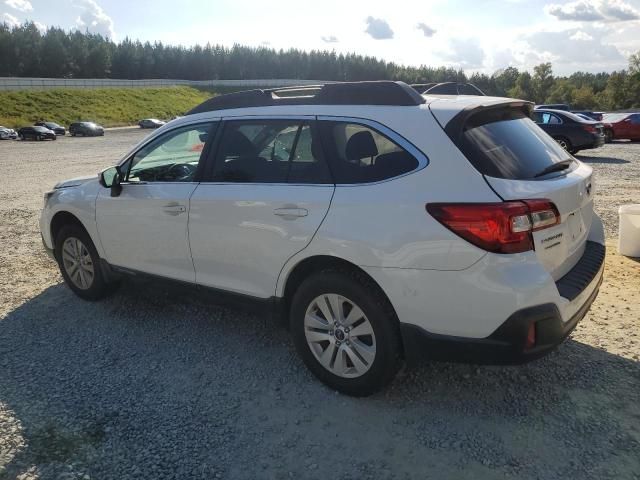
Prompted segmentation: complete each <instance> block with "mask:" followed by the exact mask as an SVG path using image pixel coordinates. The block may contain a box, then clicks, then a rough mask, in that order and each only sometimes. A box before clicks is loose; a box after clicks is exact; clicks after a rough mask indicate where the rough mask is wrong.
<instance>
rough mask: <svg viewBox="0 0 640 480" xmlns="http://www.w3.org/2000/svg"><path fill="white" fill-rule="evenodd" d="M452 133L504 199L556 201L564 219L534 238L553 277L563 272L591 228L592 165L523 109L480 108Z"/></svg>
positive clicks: (578, 253) (577, 256)
mask: <svg viewBox="0 0 640 480" xmlns="http://www.w3.org/2000/svg"><path fill="white" fill-rule="evenodd" d="M543 115H544V114H543ZM447 133H449V134H450V136H451V135H452V134H453V132H452V131H448V132H447ZM454 138H455V141H456V142H457V144H458V146H459V148H460V149H461V150H462V151H463V153H464V154H465V156H466V157H467V158H468V159H469V160H470V161H471V163H473V165H474V166H475V167H476V168H477V169H478V170H479V171H480V172H481V173H482V174H483V175H484V176H485V179H486V181H487V182H488V183H489V185H490V186H491V188H492V189H493V190H494V191H495V192H496V193H497V194H498V195H499V196H500V197H501V198H502V199H503V200H525V199H549V200H551V201H552V202H553V203H554V204H555V206H556V207H557V209H558V212H559V213H560V218H561V222H560V224H559V225H556V226H554V227H551V228H546V229H544V230H541V231H539V232H534V233H533V238H534V245H535V251H536V255H537V256H538V258H539V259H540V261H541V263H542V264H543V265H544V267H545V268H546V269H547V271H549V273H550V274H551V275H552V277H553V278H554V279H556V280H557V279H559V278H561V277H562V276H563V275H565V274H566V273H567V272H568V271H569V270H570V269H571V268H572V267H573V266H574V265H575V264H576V263H577V261H578V260H579V259H580V257H581V256H582V254H583V252H584V248H585V243H586V239H587V236H588V233H589V229H590V227H591V222H592V217H593V180H592V170H591V168H590V167H588V166H587V165H585V164H583V163H581V162H579V161H578V160H576V159H574V158H573V157H572V156H571V155H570V154H569V153H567V152H566V151H564V150H563V149H562V148H561V147H560V146H558V144H557V143H556V142H554V141H553V140H552V139H551V138H550V137H549V136H548V135H546V134H545V133H544V132H542V131H541V130H540V129H539V128H538V127H537V126H536V125H535V124H534V123H533V122H532V121H531V119H530V118H529V117H528V114H527V112H526V110H523V109H522V108H515V107H509V106H503V107H497V108H490V109H485V110H480V111H478V112H477V113H475V114H474V115H472V116H471V117H469V118H468V119H467V120H466V122H465V124H464V126H463V128H462V131H458V132H457V133H456V134H455V137H454ZM563 167H566V168H563ZM554 169H557V170H556V171H553V170H554ZM545 171H548V173H543V172H545Z"/></svg>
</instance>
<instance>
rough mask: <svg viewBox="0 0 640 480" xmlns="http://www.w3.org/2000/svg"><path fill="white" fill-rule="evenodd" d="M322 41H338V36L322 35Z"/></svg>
mask: <svg viewBox="0 0 640 480" xmlns="http://www.w3.org/2000/svg"><path fill="white" fill-rule="evenodd" d="M320 38H321V39H322V41H323V42H324V43H338V41H339V40H338V37H336V36H335V35H323V36H322V37H320Z"/></svg>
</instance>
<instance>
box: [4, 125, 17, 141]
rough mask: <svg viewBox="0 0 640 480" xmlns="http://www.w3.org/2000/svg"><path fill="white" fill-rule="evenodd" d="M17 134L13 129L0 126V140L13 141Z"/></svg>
mask: <svg viewBox="0 0 640 480" xmlns="http://www.w3.org/2000/svg"><path fill="white" fill-rule="evenodd" d="M16 138H18V133H17V132H16V131H15V130H14V129H13V128H8V127H1V126H0V140H15V139H16Z"/></svg>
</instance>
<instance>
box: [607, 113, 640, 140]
mask: <svg viewBox="0 0 640 480" xmlns="http://www.w3.org/2000/svg"><path fill="white" fill-rule="evenodd" d="M604 121H605V122H607V123H608V124H609V126H608V127H606V129H605V135H606V136H608V137H609V138H610V139H611V140H614V139H615V140H633V141H636V142H637V141H640V113H607V114H605V116H604Z"/></svg>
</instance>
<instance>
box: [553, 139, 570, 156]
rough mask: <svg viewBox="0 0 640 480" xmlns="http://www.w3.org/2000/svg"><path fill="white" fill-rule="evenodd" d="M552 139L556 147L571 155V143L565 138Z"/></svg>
mask: <svg viewBox="0 0 640 480" xmlns="http://www.w3.org/2000/svg"><path fill="white" fill-rule="evenodd" d="M553 139H554V140H555V141H556V143H557V144H558V145H560V146H561V147H562V148H563V149H564V150H566V151H567V152H569V153H571V152H572V150H573V147H572V145H571V142H570V141H569V139H567V138H565V137H553Z"/></svg>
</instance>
